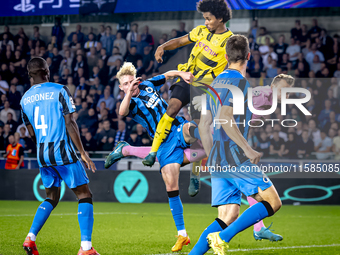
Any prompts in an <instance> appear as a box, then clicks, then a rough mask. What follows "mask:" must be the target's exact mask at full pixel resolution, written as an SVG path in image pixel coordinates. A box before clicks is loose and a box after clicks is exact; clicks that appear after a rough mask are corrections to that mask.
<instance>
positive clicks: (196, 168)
mask: <svg viewBox="0 0 340 255" xmlns="http://www.w3.org/2000/svg"><path fill="white" fill-rule="evenodd" d="M201 164H202V160H200V161H197V162H193V163H192V170H191V171H192V173H193V174H194V175H196V176H199V175H200V167H201Z"/></svg>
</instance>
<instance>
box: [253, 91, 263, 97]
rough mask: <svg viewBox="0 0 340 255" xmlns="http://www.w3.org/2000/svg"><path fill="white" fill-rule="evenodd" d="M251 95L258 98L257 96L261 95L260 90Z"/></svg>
mask: <svg viewBox="0 0 340 255" xmlns="http://www.w3.org/2000/svg"><path fill="white" fill-rule="evenodd" d="M253 95H254V96H256V97H257V96H259V95H261V91H260V90H253Z"/></svg>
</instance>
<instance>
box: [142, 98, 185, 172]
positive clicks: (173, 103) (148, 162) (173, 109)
mask: <svg viewBox="0 0 340 255" xmlns="http://www.w3.org/2000/svg"><path fill="white" fill-rule="evenodd" d="M181 108H182V102H181V101H180V100H179V99H177V98H171V99H170V102H169V106H168V108H167V110H166V113H165V114H164V115H163V117H162V118H161V120H160V121H159V123H158V125H157V129H156V132H155V136H154V138H153V142H152V147H151V151H150V153H149V154H148V156H146V157H145V159H144V160H143V161H142V162H143V164H144V165H145V166H153V164H154V163H155V161H156V155H157V151H158V149H159V146H160V145H161V143H162V142H163V141H164V140H165V139H166V137H167V136H168V134H169V133H170V130H171V126H172V122H173V121H174V119H175V117H176V116H177V114H178V112H179V111H180V110H181Z"/></svg>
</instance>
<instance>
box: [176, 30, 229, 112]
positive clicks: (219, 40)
mask: <svg viewBox="0 0 340 255" xmlns="http://www.w3.org/2000/svg"><path fill="white" fill-rule="evenodd" d="M232 35H233V33H232V32H231V31H230V30H229V29H227V30H226V31H225V32H223V33H221V34H214V33H211V32H209V30H208V29H207V28H206V26H198V27H196V28H194V29H193V30H191V32H190V33H189V34H188V37H189V40H190V41H192V42H195V46H194V47H193V49H192V50H191V53H190V57H189V59H188V62H187V63H185V64H179V65H178V70H179V71H184V72H191V73H192V74H193V75H194V77H195V78H194V82H193V83H192V85H193V86H202V83H204V84H208V85H210V84H211V83H212V82H213V80H214V79H215V78H216V77H217V76H218V75H219V74H220V73H222V72H223V70H224V69H225V67H226V65H227V64H228V61H227V59H226V58H225V55H226V50H225V46H226V43H227V40H228V39H229V38H230V36H232ZM171 90H172V94H171V98H177V99H179V100H180V101H181V102H182V106H185V105H187V104H188V103H190V100H191V99H192V98H193V97H194V96H196V95H199V94H201V93H203V90H200V89H196V88H194V87H192V86H191V85H189V84H187V83H186V82H184V81H183V80H180V79H178V80H177V82H176V83H175V84H173V85H172V86H171ZM190 113H191V116H192V118H193V119H199V117H200V113H199V112H198V111H196V110H195V109H194V108H193V107H191V109H190Z"/></svg>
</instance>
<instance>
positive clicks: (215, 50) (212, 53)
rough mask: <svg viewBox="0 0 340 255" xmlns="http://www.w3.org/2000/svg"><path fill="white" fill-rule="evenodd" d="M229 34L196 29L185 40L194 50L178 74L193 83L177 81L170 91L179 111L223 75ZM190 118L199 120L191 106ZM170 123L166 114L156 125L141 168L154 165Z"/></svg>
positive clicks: (229, 32) (170, 120) (197, 112)
mask: <svg viewBox="0 0 340 255" xmlns="http://www.w3.org/2000/svg"><path fill="white" fill-rule="evenodd" d="M232 34H233V33H232V32H231V31H230V30H229V29H227V30H226V31H225V32H223V33H221V34H214V33H210V32H209V30H208V29H207V28H206V26H198V27H196V28H194V29H193V30H192V31H191V32H190V33H189V34H188V39H189V40H190V41H191V42H195V46H194V48H193V49H192V51H191V54H190V57H189V59H188V62H187V63H185V64H180V65H178V70H179V71H185V72H191V73H192V74H193V75H194V77H195V78H194V82H193V83H192V84H191V85H189V84H187V83H186V82H185V81H183V80H181V79H178V80H177V81H176V83H175V84H173V85H172V86H171V88H170V89H171V91H172V93H171V98H176V99H178V100H180V101H181V102H182V106H181V107H183V106H185V105H187V104H188V103H190V102H191V99H192V98H193V97H194V96H198V95H201V94H202V93H204V91H203V90H201V89H200V88H198V86H204V85H202V83H204V84H208V85H210V84H211V83H212V81H213V80H214V79H215V78H216V77H217V76H218V75H219V74H220V73H222V71H223V70H224V68H225V67H226V65H227V63H228V62H227V60H226V58H225V55H226V50H225V46H226V43H227V40H228V38H229V37H230V36H232ZM196 86H197V87H196ZM190 114H191V118H192V119H199V118H200V115H201V113H200V112H199V111H197V110H195V109H194V107H192V105H191V106H190ZM173 120H174V118H172V117H170V116H168V115H167V113H165V114H164V115H163V117H162V119H161V120H160V121H159V123H158V125H157V129H156V132H155V137H154V140H153V142H152V147H151V152H150V154H149V155H148V156H147V157H146V158H145V159H144V160H143V164H144V165H147V166H151V165H153V162H154V159H155V155H156V154H155V153H156V152H157V150H158V148H159V146H160V144H161V143H162V141H163V140H165V139H166V137H167V134H168V132H169V131H170V130H171V126H172V121H173ZM151 159H152V160H151Z"/></svg>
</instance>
